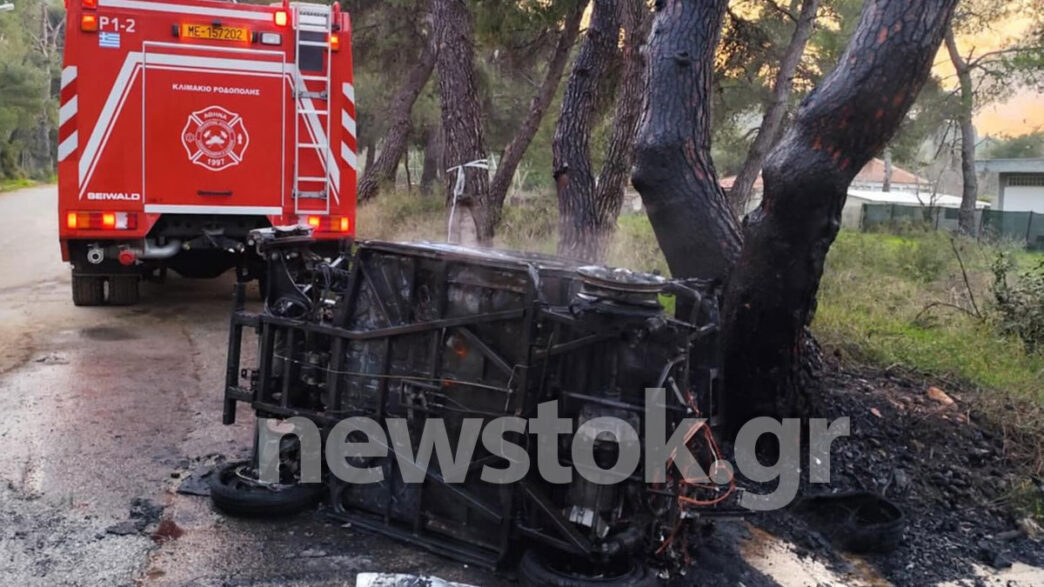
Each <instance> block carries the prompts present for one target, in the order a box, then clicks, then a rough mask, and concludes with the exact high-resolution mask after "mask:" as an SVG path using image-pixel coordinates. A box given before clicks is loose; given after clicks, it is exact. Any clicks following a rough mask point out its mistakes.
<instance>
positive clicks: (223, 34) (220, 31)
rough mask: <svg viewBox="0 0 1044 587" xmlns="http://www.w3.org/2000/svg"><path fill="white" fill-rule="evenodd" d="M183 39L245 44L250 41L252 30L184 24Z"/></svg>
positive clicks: (182, 29) (182, 27) (182, 26)
mask: <svg viewBox="0 0 1044 587" xmlns="http://www.w3.org/2000/svg"><path fill="white" fill-rule="evenodd" d="M181 38H183V39H206V40H208V41H232V42H240V43H245V42H247V41H249V40H250V29H246V28H239V27H230V26H211V25H209V24H183V25H181Z"/></svg>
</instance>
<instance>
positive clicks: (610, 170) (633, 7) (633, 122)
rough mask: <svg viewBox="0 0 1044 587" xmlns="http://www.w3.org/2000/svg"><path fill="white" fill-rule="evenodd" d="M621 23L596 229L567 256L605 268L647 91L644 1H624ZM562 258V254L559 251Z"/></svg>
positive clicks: (597, 192) (597, 196)
mask: <svg viewBox="0 0 1044 587" xmlns="http://www.w3.org/2000/svg"><path fill="white" fill-rule="evenodd" d="M619 6H620V10H621V16H622V18H621V20H622V22H623V28H624V31H625V36H624V46H623V60H622V66H623V74H622V76H621V79H620V84H619V86H618V88H617V98H616V111H615V114H614V117H613V125H612V129H611V131H610V135H609V148H608V150H607V151H606V154H605V161H603V162H602V170H601V172H600V173H599V174H598V183H597V184H595V191H594V197H593V198H592V201H591V203H590V205H591V206H593V208H594V214H593V217H594V221H595V224H594V226H592V227H589V228H588V231H589V238H587V239H585V240H584V241H582V242H581V243H579V244H580V249H579V250H576V251H566V254H567V255H569V256H573V257H576V258H578V259H584V260H586V261H591V262H597V263H601V262H604V260H605V257H606V254H607V253H608V251H609V244H610V243H611V241H612V238H613V234H614V233H615V232H616V219H617V218H618V217H619V216H620V209H621V208H622V207H623V200H624V189H625V188H626V186H627V179H628V176H629V175H630V173H631V165H632V162H633V160H634V142H635V133H636V132H637V130H638V118H639V116H641V113H642V100H643V98H644V96H643V94H644V91H645V58H644V56H643V55H642V47H643V46H644V43H645V39H646V37H648V34H649V32H648V31H649V25H650V24H651V21H652V15H651V13H650V12H649V9H648V6H647V5H646V3H645V0H625V1H624V2H621V3H620V5H619ZM560 252H562V251H561V250H560Z"/></svg>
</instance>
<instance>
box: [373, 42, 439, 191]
mask: <svg viewBox="0 0 1044 587" xmlns="http://www.w3.org/2000/svg"><path fill="white" fill-rule="evenodd" d="M434 68H435V52H434V51H433V49H432V48H431V47H428V46H426V47H425V48H424V49H423V50H422V51H421V55H420V59H419V60H418V61H417V63H416V64H415V65H414V66H413V68H412V69H410V72H409V73H408V74H407V75H406V79H405V80H404V81H403V83H402V86H401V87H399V90H398V91H397V92H396V93H395V96H393V97H392V101H391V106H390V107H389V108H388V110H387V113H386V116H387V117H388V119H389V120H390V125H389V127H388V133H387V134H386V135H384V148H382V149H381V154H380V156H378V157H377V159H376V160H375V161H374V162H373V164H372V165H367V166H366V169H365V171H364V172H363V177H362V181H360V182H359V191H358V196H357V197H358V201H360V202H366V201H368V200H371V199H373V198H374V197H375V196H376V195H377V193H378V191H379V190H380V188H381V185H382V184H385V183H388V182H394V181H395V171H396V170H397V169H398V168H399V161H400V160H401V159H402V155H403V153H404V152H406V149H407V148H408V147H409V137H410V131H411V130H413V123H412V119H411V113H412V112H413V104H414V103H415V102H416V101H417V97H418V96H420V93H421V91H422V90H423V89H424V86H425V85H426V84H427V83H428V79H429V78H431V72H432V70H433V69H434Z"/></svg>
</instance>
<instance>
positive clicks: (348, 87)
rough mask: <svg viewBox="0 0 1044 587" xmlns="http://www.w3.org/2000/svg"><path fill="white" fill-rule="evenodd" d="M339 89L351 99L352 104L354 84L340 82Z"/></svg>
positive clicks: (353, 102) (353, 101) (353, 100)
mask: <svg viewBox="0 0 1044 587" xmlns="http://www.w3.org/2000/svg"><path fill="white" fill-rule="evenodd" d="M341 91H342V92H344V96H345V97H346V98H348V99H349V100H351V101H352V104H355V86H353V85H352V84H350V83H348V82H345V83H343V84H341Z"/></svg>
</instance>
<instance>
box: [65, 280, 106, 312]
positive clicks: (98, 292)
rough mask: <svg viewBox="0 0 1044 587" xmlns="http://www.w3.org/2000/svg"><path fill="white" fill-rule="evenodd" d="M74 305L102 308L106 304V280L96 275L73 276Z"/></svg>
mask: <svg viewBox="0 0 1044 587" xmlns="http://www.w3.org/2000/svg"><path fill="white" fill-rule="evenodd" d="M72 298H73V304H74V305H77V306H100V305H102V304H104V303H105V278H104V277H96V276H94V275H73V276H72Z"/></svg>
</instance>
